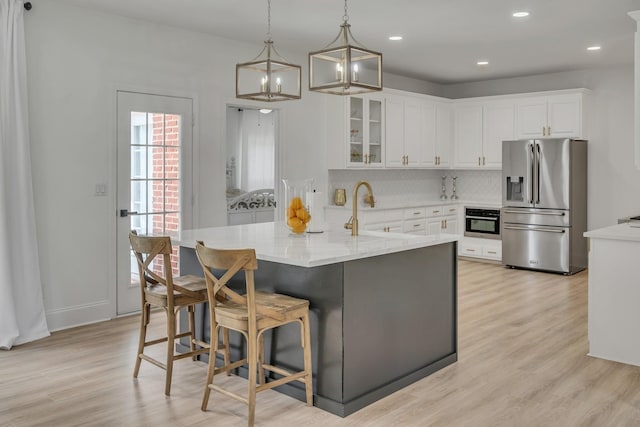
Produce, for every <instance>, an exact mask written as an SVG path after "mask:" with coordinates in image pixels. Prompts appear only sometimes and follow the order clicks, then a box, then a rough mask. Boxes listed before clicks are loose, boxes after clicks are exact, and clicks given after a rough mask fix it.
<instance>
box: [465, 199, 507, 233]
mask: <svg viewBox="0 0 640 427" xmlns="http://www.w3.org/2000/svg"><path fill="white" fill-rule="evenodd" d="M464 235H465V236H467V237H483V238H485V239H500V209H492V208H481V207H472V206H465V207H464Z"/></svg>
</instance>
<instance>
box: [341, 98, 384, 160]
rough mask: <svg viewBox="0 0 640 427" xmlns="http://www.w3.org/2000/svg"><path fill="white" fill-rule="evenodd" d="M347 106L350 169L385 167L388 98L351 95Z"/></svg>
mask: <svg viewBox="0 0 640 427" xmlns="http://www.w3.org/2000/svg"><path fill="white" fill-rule="evenodd" d="M347 104H348V113H349V115H348V126H347V128H348V129H347V135H346V139H347V141H348V143H347V146H348V147H349V152H348V154H347V166H348V167H360V168H362V167H378V168H380V167H383V165H384V158H383V156H384V142H385V132H384V126H385V123H384V98H382V97H381V96H379V95H378V96H376V95H367V96H350V97H349V98H348V99H347Z"/></svg>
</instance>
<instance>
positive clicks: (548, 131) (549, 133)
mask: <svg viewBox="0 0 640 427" xmlns="http://www.w3.org/2000/svg"><path fill="white" fill-rule="evenodd" d="M547 136H551V126H547Z"/></svg>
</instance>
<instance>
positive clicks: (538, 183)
mask: <svg viewBox="0 0 640 427" xmlns="http://www.w3.org/2000/svg"><path fill="white" fill-rule="evenodd" d="M536 150H537V151H538V156H537V158H536V167H537V171H536V182H537V184H536V205H538V204H540V160H541V159H540V157H541V155H540V144H536Z"/></svg>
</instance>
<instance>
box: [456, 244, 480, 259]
mask: <svg viewBox="0 0 640 427" xmlns="http://www.w3.org/2000/svg"><path fill="white" fill-rule="evenodd" d="M459 253H460V255H463V256H473V257H482V256H483V255H482V246H481V245H473V244H468V243H462V244H461V245H460V251H459Z"/></svg>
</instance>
